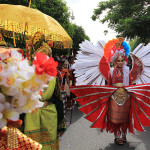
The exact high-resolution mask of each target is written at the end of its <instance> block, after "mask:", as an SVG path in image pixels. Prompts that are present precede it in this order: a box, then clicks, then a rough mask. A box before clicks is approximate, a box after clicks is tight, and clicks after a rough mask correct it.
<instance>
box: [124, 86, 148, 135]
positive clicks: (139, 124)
mask: <svg viewBox="0 0 150 150" xmlns="http://www.w3.org/2000/svg"><path fill="white" fill-rule="evenodd" d="M126 89H127V90H128V92H129V93H130V95H131V109H130V127H129V129H130V132H131V133H134V130H133V129H134V128H135V129H136V130H138V131H144V128H143V127H147V126H150V111H149V109H150V84H140V85H133V86H130V87H126Z"/></svg>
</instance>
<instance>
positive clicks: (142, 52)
mask: <svg viewBox="0 0 150 150" xmlns="http://www.w3.org/2000/svg"><path fill="white" fill-rule="evenodd" d="M133 53H134V54H135V55H136V57H138V58H139V59H140V60H141V61H142V64H143V72H142V74H141V75H140V77H139V78H138V79H137V80H136V84H143V83H150V43H148V44H147V45H146V46H144V44H143V43H141V44H139V45H138V46H137V47H136V49H135V50H134V51H133Z"/></svg>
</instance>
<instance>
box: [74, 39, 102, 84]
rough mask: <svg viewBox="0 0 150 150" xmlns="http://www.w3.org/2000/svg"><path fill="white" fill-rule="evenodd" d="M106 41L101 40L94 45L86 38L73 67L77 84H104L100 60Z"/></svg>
mask: <svg viewBox="0 0 150 150" xmlns="http://www.w3.org/2000/svg"><path fill="white" fill-rule="evenodd" d="M104 44H105V42H104V41H99V42H98V43H97V45H96V46H95V45H93V44H92V43H91V42H90V41H87V40H85V41H84V42H82V43H81V44H79V46H80V51H79V52H78V54H77V56H76V60H75V63H74V65H73V68H74V69H75V71H74V73H75V77H77V78H76V84H77V85H89V84H90V85H104V84H105V80H104V78H103V76H102V75H101V73H100V70H99V62H100V59H101V58H102V56H103V46H104Z"/></svg>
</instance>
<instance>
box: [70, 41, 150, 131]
mask: <svg viewBox="0 0 150 150" xmlns="http://www.w3.org/2000/svg"><path fill="white" fill-rule="evenodd" d="M102 43H103V44H102ZM98 44H99V45H98V46H97V47H96V46H94V45H93V44H92V43H90V42H89V41H85V42H83V43H82V44H80V50H81V51H79V53H78V55H77V60H76V61H75V64H74V69H75V75H76V77H77V85H78V86H74V87H71V91H72V92H73V93H74V94H75V95H76V96H77V98H76V101H78V102H79V103H80V104H81V105H82V106H81V107H80V108H79V110H81V111H82V112H83V113H85V114H86V116H85V118H86V119H87V120H89V121H91V122H92V125H91V127H92V128H101V129H105V128H107V121H108V109H109V101H110V99H111V96H112V95H113V93H114V92H115V91H116V90H117V89H118V87H114V86H108V85H107V86H101V85H105V79H106V80H107V81H108V72H109V71H110V68H109V65H108V64H107V63H106V60H105V58H104V57H102V56H103V52H102V51H103V46H104V42H99V43H98ZM149 52H150V44H148V45H147V46H143V45H141V44H140V45H139V46H138V47H137V48H136V49H135V51H133V53H132V54H131V55H130V56H131V58H132V64H133V66H132V70H131V72H130V74H131V79H132V81H133V82H134V83H136V84H140V85H131V86H126V87H123V88H125V89H126V90H127V91H128V93H129V94H130V100H131V104H130V113H129V114H130V115H129V124H128V129H129V131H130V132H131V133H134V129H136V130H138V131H144V128H143V127H146V126H150V111H149V108H150V75H149V74H150V70H149V69H150V59H149V58H148V57H149V56H150V53H149ZM133 75H134V76H133ZM144 83H147V84H144Z"/></svg>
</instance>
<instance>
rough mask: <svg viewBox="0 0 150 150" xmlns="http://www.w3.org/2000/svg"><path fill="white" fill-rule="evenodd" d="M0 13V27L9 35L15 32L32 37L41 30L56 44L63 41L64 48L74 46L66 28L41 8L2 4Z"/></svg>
mask: <svg viewBox="0 0 150 150" xmlns="http://www.w3.org/2000/svg"><path fill="white" fill-rule="evenodd" d="M0 14H1V15H0V29H1V31H2V32H4V33H5V36H7V37H9V36H10V37H11V36H13V34H12V33H13V32H15V33H20V34H25V35H26V36H29V37H31V36H33V35H34V34H35V33H36V32H37V31H40V32H43V33H44V34H45V36H46V39H47V40H51V41H53V42H54V43H55V44H56V45H57V44H59V43H62V44H63V48H71V47H72V39H71V38H70V36H69V35H68V34H67V32H66V31H65V30H64V28H63V27H62V26H61V25H60V24H59V23H58V22H57V21H56V20H55V19H53V18H52V17H50V16H48V15H46V14H44V13H42V12H40V11H39V10H36V9H32V8H29V7H25V6H21V5H9V4H0ZM6 31H7V32H6ZM8 31H10V32H8ZM57 42H58V43H57Z"/></svg>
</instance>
